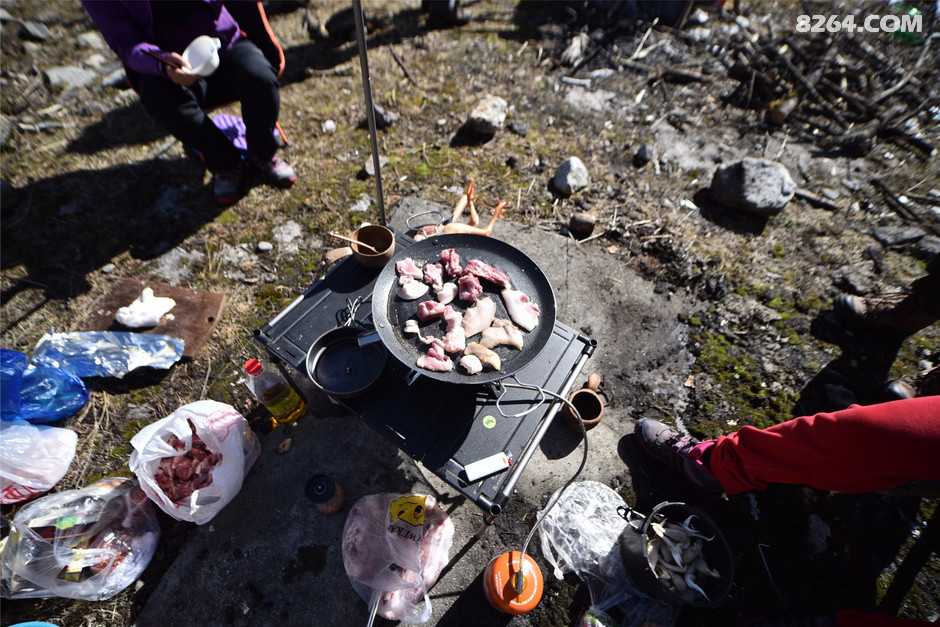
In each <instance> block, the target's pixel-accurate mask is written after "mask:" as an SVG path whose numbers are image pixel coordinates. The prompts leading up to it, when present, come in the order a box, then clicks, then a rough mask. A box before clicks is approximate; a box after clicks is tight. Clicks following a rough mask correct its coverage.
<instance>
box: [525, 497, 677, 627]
mask: <svg viewBox="0 0 940 627" xmlns="http://www.w3.org/2000/svg"><path fill="white" fill-rule="evenodd" d="M556 494H557V493H556ZM555 498H556V495H555V494H553V495H552V498H550V499H549V500H548V502H549V503H552V502H553V501H554V500H555ZM625 505H626V502H625V501H624V500H623V498H621V496H620V495H619V494H617V492H615V491H614V490H613V489H611V488H610V487H609V486H606V485H604V484H603V483H599V482H597V481H579V482H577V483H573V484H571V485H570V486H568V489H567V490H565V491H564V493H563V494H562V495H561V497H560V500H559V501H558V503H557V504H556V505H555V506H554V507H553V508H552V509H550V510H549V511H547V512H546V511H545V510H543V511H541V512H539V519H543V518H544V520H541V523H540V527H539V536H540V537H541V540H542V555H543V556H544V557H545V560H546V561H547V562H548V563H549V564H551V565H552V566H553V567H554V573H555V577H556V578H558V579H563V578H564V575H565V573H569V572H575V573H576V574H577V575H578V577H580V578H581V580H582V581H583V582H584V583H585V584H586V585H587V588H588V591H589V592H590V593H591V608H590V610H589V612H588V614H589V615H588V616H587V618H586V619H585V621H584V622H585V623H586V624H590V620H595V621H597V620H600V621H601V623H602V624H603V619H604V618H605V616H604V613H605V612H608V611H610V610H612V609H613V608H617V609H618V610H619V611H620V612H621V613H622V614H623V616H624V619H623V621H622V622H621V624H622V625H624V626H626V627H638V626H640V625H643V624H646V623H648V622H653V623H655V624H657V625H663V626H667V625H673V624H675V621H676V619H677V618H678V611H679V606H678V604H670V603H666V602H664V601H659V600H657V599H652V598H650V597H649V596H647V595H646V594H644V593H643V592H642V591H640V589H639V588H637V586H636V584H634V583H633V581H632V580H631V579H630V576H629V575H628V574H627V569H626V567H625V566H624V564H623V559H622V558H621V555H620V548H619V539H620V534H621V532H623V530H624V528H625V527H626V526H627V521H626V520H625V519H624V518H623V517H622V516H621V515H620V514H619V513H617V508H618V507H620V506H625ZM606 618H609V617H606ZM595 624H596V623H595Z"/></svg>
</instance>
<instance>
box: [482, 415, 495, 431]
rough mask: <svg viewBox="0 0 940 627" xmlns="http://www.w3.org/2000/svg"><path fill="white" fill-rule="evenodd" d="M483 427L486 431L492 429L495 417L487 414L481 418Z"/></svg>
mask: <svg viewBox="0 0 940 627" xmlns="http://www.w3.org/2000/svg"><path fill="white" fill-rule="evenodd" d="M483 426H484V427H486V428H487V429H492V428H493V427H495V426H496V417H495V416H493V415H492V414H487V415H486V416H483Z"/></svg>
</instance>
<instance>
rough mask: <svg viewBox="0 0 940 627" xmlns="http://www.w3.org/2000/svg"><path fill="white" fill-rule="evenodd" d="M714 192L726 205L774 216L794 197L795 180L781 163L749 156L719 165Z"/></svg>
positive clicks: (714, 181) (713, 181)
mask: <svg viewBox="0 0 940 627" xmlns="http://www.w3.org/2000/svg"><path fill="white" fill-rule="evenodd" d="M711 192H712V196H713V197H714V199H715V200H717V201H718V202H719V203H721V204H722V205H725V206H727V207H732V208H734V209H741V210H742V211H748V212H750V213H756V214H758V215H762V216H773V215H776V214H778V213H780V212H781V211H783V208H784V207H785V206H786V204H787V203H788V202H790V200H791V199H792V198H793V195H794V194H795V193H796V183H794V182H793V179H792V178H791V177H790V173H789V172H788V171H787V169H786V167H784V165H783V164H782V163H778V162H776V161H770V160H768V159H754V158H751V157H748V158H745V159H743V160H741V161H738V162H737V163H732V164H730V165H726V166H722V167H720V168H718V169H717V170H716V171H715V175H714V176H713V177H712V186H711Z"/></svg>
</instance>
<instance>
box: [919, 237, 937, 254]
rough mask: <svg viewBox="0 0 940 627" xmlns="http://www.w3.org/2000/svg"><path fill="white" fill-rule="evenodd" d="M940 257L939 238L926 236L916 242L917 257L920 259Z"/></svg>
mask: <svg viewBox="0 0 940 627" xmlns="http://www.w3.org/2000/svg"><path fill="white" fill-rule="evenodd" d="M935 255H940V237H936V236H934V235H928V236H926V237H923V238H921V239H920V240H918V241H917V256H918V257H920V258H921V259H930V258H931V257H934V256H935Z"/></svg>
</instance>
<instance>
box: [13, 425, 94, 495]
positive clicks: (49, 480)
mask: <svg viewBox="0 0 940 627" xmlns="http://www.w3.org/2000/svg"><path fill="white" fill-rule="evenodd" d="M77 444H78V435H77V434H76V433H75V432H74V431H72V430H70V429H60V428H59V427H48V426H45V425H32V424H29V423H28V422H25V421H23V420H9V421H7V420H4V421H3V422H0V503H2V504H4V505H6V504H8V503H18V502H20V501H25V500H27V499H31V498H33V497H34V496H37V495H39V494H42V493H43V492H47V491H48V490H50V489H52V487H53V486H55V484H57V483H59V481H60V480H61V479H62V477H64V476H65V473H66V472H68V469H69V466H70V465H71V464H72V459H73V458H74V457H75V446H76V445H77Z"/></svg>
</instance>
